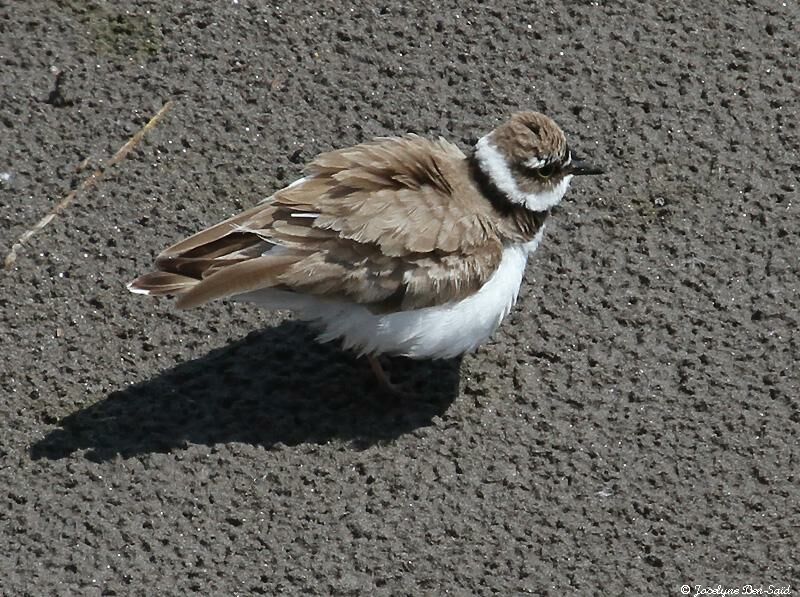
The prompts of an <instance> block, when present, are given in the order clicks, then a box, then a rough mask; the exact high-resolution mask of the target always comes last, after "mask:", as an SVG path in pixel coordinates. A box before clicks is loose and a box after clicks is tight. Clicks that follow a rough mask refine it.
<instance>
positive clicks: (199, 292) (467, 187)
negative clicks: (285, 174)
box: [132, 135, 503, 310]
mask: <svg viewBox="0 0 800 597" xmlns="http://www.w3.org/2000/svg"><path fill="white" fill-rule="evenodd" d="M467 172H468V170H467V165H466V160H465V156H464V154H463V153H462V152H461V151H460V150H459V149H458V148H457V147H455V146H454V145H452V144H450V143H448V142H447V141H445V140H443V139H439V140H438V141H429V140H426V139H423V138H421V137H418V136H416V135H406V136H404V137H397V138H387V139H380V140H376V141H374V142H370V143H364V144H361V145H357V146H355V147H351V148H348V149H344V150H338V151H332V152H328V153H323V154H321V155H320V156H318V157H317V158H316V159H315V160H314V161H313V162H312V163H311V164H310V165H309V166H308V168H307V173H308V176H307V177H306V178H305V179H303V180H302V181H300V182H299V183H296V184H293V185H290V186H289V187H287V188H285V189H282V190H281V191H278V192H277V193H275V195H273V196H272V197H271V198H270V199H269V200H267V201H265V202H263V203H261V204H259V205H257V206H255V207H253V208H251V209H249V210H246V211H244V212H242V213H241V214H238V215H236V216H234V217H232V218H229V219H228V220H225V221H224V222H221V223H220V224H217V225H215V226H212V227H210V228H208V229H206V230H204V231H202V232H199V233H198V234H195V235H193V236H191V237H189V238H187V239H185V240H183V241H181V242H179V243H177V244H175V245H173V246H171V247H169V248H168V249H166V250H165V251H164V252H163V253H161V255H159V256H158V258H157V260H156V267H157V268H158V270H159V271H158V272H154V273H152V274H146V275H145V276H143V277H141V278H139V279H137V280H136V281H135V282H133V283H132V289H133V290H135V291H140V292H150V293H151V294H168V293H174V294H177V295H179V299H178V306H180V307H187V308H188V307H193V306H195V305H199V304H202V303H204V302H206V301H208V300H212V299H215V298H219V297H223V296H232V295H237V294H243V293H249V292H252V291H254V290H258V289H261V288H270V287H278V288H280V289H281V290H289V291H293V292H299V293H307V294H312V295H318V296H325V297H332V298H340V299H343V300H349V301H353V302H356V303H361V304H364V305H367V306H369V307H370V308H372V309H375V310H387V309H417V308H421V307H426V306H432V305H437V304H443V303H446V302H449V301H453V300H459V299H461V298H465V297H466V296H468V295H469V294H471V293H473V292H475V291H476V290H477V289H478V288H480V286H482V285H483V284H484V283H485V282H486V281H487V280H488V278H489V277H490V276H491V274H492V273H493V272H494V270H495V269H496V268H497V266H498V264H499V263H500V259H501V258H502V248H503V245H502V242H501V240H500V238H499V237H498V235H497V233H496V231H495V229H494V228H493V226H492V224H491V217H490V214H489V210H490V207H489V204H488V202H487V201H485V200H484V199H483V198H482V197H480V195H479V193H478V191H477V190H476V188H475V187H474V185H472V183H471V182H470V178H469V176H468V175H467ZM276 249H278V250H276Z"/></svg>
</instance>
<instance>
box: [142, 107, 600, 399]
mask: <svg viewBox="0 0 800 597" xmlns="http://www.w3.org/2000/svg"><path fill="white" fill-rule="evenodd" d="M602 173H603V170H602V169H601V168H598V167H595V166H593V165H591V164H590V163H589V162H588V161H587V160H585V159H581V158H579V157H578V156H576V155H574V154H573V153H572V150H571V148H570V147H569V145H568V143H567V140H566V137H565V134H564V132H563V131H562V129H561V128H560V127H559V126H558V124H556V122H555V121H553V120H552V119H551V118H549V117H548V116H546V115H544V114H541V113H539V112H534V111H521V112H516V113H514V114H512V115H511V116H510V117H509V118H508V119H507V120H506V121H504V122H503V123H501V124H500V125H499V126H497V127H496V128H494V129H493V130H492V131H490V132H489V133H488V134H486V135H485V136H483V137H481V138H480V139H479V140H478V141H477V143H475V145H474V146H473V147H472V148H471V149H469V150H468V151H466V152H464V151H462V150H461V149H459V147H458V146H456V145H455V144H453V143H451V142H449V141H447V140H446V139H444V138H443V137H439V138H437V139H429V138H426V137H422V136H419V135H417V134H413V133H407V134H404V135H401V136H394V137H380V138H377V139H374V140H372V141H367V142H364V143H360V144H357V145H354V146H351V147H347V148H344V149H336V150H333V151H328V152H325V153H321V154H319V155H318V156H317V157H316V158H314V159H313V160H312V161H311V162H310V163H309V164H308V165H307V166H306V167H305V172H304V174H305V175H304V176H303V177H302V178H300V179H299V180H296V181H295V182H293V183H292V184H290V185H288V186H286V187H285V188H282V189H281V190H278V191H277V192H275V193H274V194H273V195H271V196H269V197H268V198H266V199H264V200H263V201H261V202H259V203H257V204H256V205H255V206H253V207H251V208H249V209H246V210H245V211H242V212H241V213H238V214H237V215H234V216H233V217H231V218H229V219H227V220H225V221H223V222H220V223H218V224H216V225H214V226H211V227H210V228H207V229H205V230H202V231H201V232H198V233H197V234H194V235H193V236H190V237H188V238H186V239H185V240H181V241H180V242H177V243H176V244H173V245H172V246H170V247H169V248H167V249H166V250H164V251H163V252H162V253H161V254H160V255H158V257H157V258H156V260H155V267H154V271H151V272H149V273H145V274H144V275H142V276H140V277H138V278H136V279H135V280H133V281H132V282H131V283H130V284H128V289H129V290H130V291H132V292H134V293H140V294H145V295H150V296H164V295H172V296H174V297H175V298H176V306H177V307H178V308H184V309H186V308H192V307H197V306H199V305H202V304H204V303H207V302H208V301H211V300H214V299H221V298H232V299H234V300H236V301H244V302H248V303H254V304H256V305H259V306H261V307H264V308H267V309H275V310H289V311H293V312H294V313H295V314H296V315H297V316H298V317H299V318H300V319H302V320H305V321H308V322H310V323H311V324H312V325H314V326H316V328H317V329H318V330H319V336H318V337H317V339H318V340H319V341H320V342H328V341H332V340H340V341H341V343H342V346H343V348H344V349H349V350H353V351H355V352H356V353H358V354H359V355H361V356H366V357H367V358H368V360H369V363H370V366H371V367H372V370H373V371H374V373H375V375H376V377H377V378H378V380H379V382H380V383H381V384H382V385H383V386H384V387H385V388H387V389H389V390H392V391H395V390H396V389H397V388H396V386H394V385H393V384H392V382H391V381H390V380H389V378H388V376H387V375H386V373H385V371H384V369H383V367H382V366H381V364H380V361H379V360H378V357H379V356H380V355H383V354H386V355H397V356H405V357H410V358H414V359H448V358H453V357H457V356H459V355H462V354H464V353H468V352H471V351H474V350H475V349H477V348H478V347H479V346H480V345H481V344H483V343H484V342H486V341H487V340H488V339H489V338H490V337H491V336H492V335H493V333H494V332H495V330H496V329H497V328H498V326H499V325H500V323H501V322H502V321H503V319H504V318H505V317H506V316H507V315H508V313H509V312H510V311H511V309H512V307H513V305H514V304H515V303H516V300H517V297H518V294H519V289H520V286H521V284H522V279H523V274H524V271H525V268H526V263H527V260H528V256H529V255H530V254H531V253H533V252H534V251H535V250H536V248H537V247H538V246H539V243H540V241H541V240H542V234H543V232H544V229H545V224H546V221H547V219H548V217H549V215H550V212H551V210H552V208H553V207H555V206H556V205H557V204H558V203H559V202H560V201H561V199H562V198H563V197H564V194H565V193H566V191H567V187H568V186H569V184H570V181H571V179H572V178H573V177H574V176H580V175H596V174H602Z"/></svg>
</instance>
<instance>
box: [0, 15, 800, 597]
mask: <svg viewBox="0 0 800 597" xmlns="http://www.w3.org/2000/svg"><path fill="white" fill-rule="evenodd" d="M278 4H286V6H283V7H278V6H276V5H272V4H267V3H262V2H254V1H250V0H238V1H237V0H233V1H229V0H225V1H218V2H199V1H192V0H190V1H186V2H175V3H166V2H163V3H162V2H155V1H152V2H143V1H136V2H130V3H117V2H110V1H104V0H92V1H87V2H84V1H79V0H71V1H65V2H42V1H28V2H22V1H19V0H17V1H14V0H11V1H8V0H6V1H0V248H1V249H2V251H1V252H2V253H3V254H5V251H7V250H8V249H9V248H10V246H11V245H12V244H13V242H14V240H15V239H16V238H17V237H19V236H20V235H21V234H22V233H23V232H24V231H25V230H26V229H27V228H28V227H30V226H31V225H32V224H34V223H35V222H36V221H37V220H38V219H39V218H41V217H42V216H44V215H45V214H46V213H47V212H48V211H49V210H50V209H51V208H52V207H53V206H54V205H55V204H56V203H57V202H58V201H59V200H60V199H61V198H63V197H64V196H65V195H66V194H67V193H68V192H69V191H70V190H71V189H74V188H76V187H77V186H78V185H79V184H80V183H81V182H82V181H83V180H85V178H86V177H87V176H89V174H90V173H91V172H92V171H93V170H94V169H95V168H97V167H99V166H101V165H102V164H103V163H105V161H106V160H108V159H109V158H110V156H112V155H113V154H114V152H115V151H116V150H117V149H118V148H119V147H120V146H121V145H123V144H124V143H125V141H126V140H127V139H129V138H130V137H131V135H132V134H134V133H135V132H136V131H137V130H138V129H139V128H140V127H142V126H143V125H144V124H145V123H146V122H147V121H148V120H149V119H150V117H151V116H152V115H153V114H155V113H156V112H157V111H158V110H159V109H160V108H161V106H162V105H163V104H164V103H165V102H166V101H168V100H170V99H172V100H175V102H176V103H175V107H174V109H173V110H172V111H171V112H169V113H168V115H167V116H166V117H165V118H164V119H163V120H162V121H161V122H160V123H159V124H158V126H157V127H155V129H154V130H152V131H151V132H150V133H149V134H148V136H147V137H146V138H145V140H144V141H143V142H142V143H141V144H140V145H139V146H138V148H137V149H136V150H135V151H134V152H132V153H131V155H130V156H129V157H128V158H127V159H126V160H124V161H123V162H121V163H120V164H118V165H116V166H114V167H112V168H110V169H108V171H107V172H106V174H105V178H104V179H103V180H102V181H101V182H100V183H99V184H98V185H97V186H96V188H94V189H93V190H90V191H89V192H86V193H81V194H80V195H79V196H78V197H77V199H76V201H75V202H74V203H73V204H72V205H71V206H70V207H69V208H68V209H66V210H65V211H64V212H63V213H62V214H61V215H59V216H58V217H56V218H55V219H54V220H53V221H52V222H51V223H50V224H49V226H47V227H46V228H45V229H44V230H43V231H42V232H40V233H39V234H38V235H36V236H35V237H33V238H32V239H31V240H30V241H29V243H28V244H27V245H26V246H24V247H23V249H22V250H21V252H20V255H19V257H18V259H17V262H16V265H15V267H14V268H13V269H12V270H11V271H9V272H0V339H2V358H0V422H1V424H2V431H0V544H1V545H2V546H3V549H2V550H0V593H2V594H4V595H14V596H16V595H36V596H38V595H148V596H150V595H170V594H174V595H185V594H202V595H258V594H265V595H277V594H296V595H419V594H430V595H438V594H445V593H447V594H454V595H493V594H494V595H518V594H527V593H532V594H541V595H545V594H549V595H559V596H561V595H573V594H574V595H589V594H601V595H622V594H631V595H650V594H653V595H656V594H661V595H679V594H682V593H681V590H680V588H681V586H682V585H684V584H686V585H690V590H691V593H692V594H695V592H696V591H697V589H698V588H699V589H700V590H701V591H702V590H706V589H708V590H711V589H713V588H714V587H717V586H718V585H719V586H720V587H722V588H725V589H731V588H736V587H741V586H742V585H745V584H751V585H753V587H755V588H757V587H759V586H762V587H763V589H764V590H765V591H766V590H767V587H768V586H769V585H772V586H773V587H774V588H783V587H790V591H792V593H790V594H794V593H796V592H797V591H798V583H800V573H799V572H798V571H799V570H800V564H798V551H799V550H798V536H800V490H799V489H798V485H799V484H798V473H797V471H798V466H800V447H798V446H799V445H800V437H798V436H800V432H799V430H800V412H799V410H800V408H799V407H798V396H800V389H799V388H798V385H799V384H798V377H799V375H798V371H797V368H798V365H797V361H798V356H800V347H799V346H798V332H797V328H798V325H800V324H799V323H798V319H800V316H799V315H798V291H799V290H800V283H799V281H798V279H799V278H800V273H799V271H800V268H799V267H798V241H800V218H798V197H797V187H798V179H799V178H800V168H798V165H797V164H798V153H799V152H800V140H799V138H800V135H798V97H800V81H799V80H798V77H799V75H798V68H797V64H798V62H799V61H800V42H798V39H800V31H799V30H798V23H800V8H798V4H797V2H796V1H794V0H793V1H790V2H784V3H781V2H766V1H759V0H753V1H748V2H736V1H732V2H724V3H711V2H699V1H694V2H652V3H642V2H636V1H634V0H623V1H620V2H609V3H589V2H574V1H558V0H556V1H555V2H541V1H538V0H536V1H533V2H524V3H519V4H518V5H513V4H510V3H505V2H499V3H484V2H475V1H472V0H465V1H462V2H458V3H452V4H447V3H437V2H419V1H416V2H397V3H392V2H387V3H384V4H376V5H373V7H371V8H365V7H364V6H363V5H360V6H359V7H357V8H355V7H354V8H350V7H349V6H348V5H346V4H344V3H336V2H292V3H278ZM58 72H61V73H63V74H62V75H58V74H57V73H58ZM518 109H536V110H540V111H543V112H546V113H547V114H549V115H551V116H552V117H553V118H555V119H556V121H557V122H559V123H560V124H561V125H562V127H563V128H564V129H565V130H566V131H567V134H568V137H569V139H570V143H571V145H572V146H574V147H575V148H577V149H579V150H581V151H582V152H583V153H585V154H588V155H590V156H591V157H593V158H594V160H595V161H597V162H601V163H602V164H603V165H605V167H606V168H607V174H606V175H605V176H601V177H592V178H590V179H589V178H587V179H581V180H576V181H574V184H573V188H572V189H571V191H570V192H569V193H568V196H567V199H566V200H565V201H564V203H563V204H562V205H561V206H560V207H559V208H558V209H557V210H556V212H555V213H554V215H553V217H552V219H551V220H550V224H549V227H548V232H547V234H546V236H545V241H544V243H543V244H542V247H541V248H540V250H539V251H538V252H537V253H536V255H535V257H534V258H533V259H532V260H531V262H530V264H529V268H528V273H527V277H526V282H525V284H524V286H523V290H522V294H521V297H520V300H519V302H518V304H517V306H516V308H515V309H514V311H513V312H512V314H511V316H510V317H509V318H508V319H507V320H506V322H505V323H504V324H503V325H502V327H501V328H500V330H499V331H498V333H497V334H496V335H495V337H494V339H493V341H492V342H490V343H489V344H488V345H486V346H484V347H483V348H481V349H480V350H479V351H478V352H477V353H475V354H471V355H467V356H465V357H464V358H463V360H461V361H460V362H435V363H426V362H413V361H406V360H403V359H394V360H392V362H391V363H390V368H391V371H392V375H393V377H394V378H395V379H398V380H401V383H402V384H403V386H404V387H405V388H407V389H408V390H410V391H411V393H413V394H414V397H413V398H411V399H409V400H407V401H405V402H401V403H391V402H387V401H385V400H383V399H382V398H381V396H380V395H379V394H378V392H377V391H376V389H375V385H374V383H373V381H372V378H371V373H370V370H369V367H368V366H367V364H366V363H365V362H364V361H363V360H359V359H356V358H355V357H354V356H352V355H349V354H346V353H343V352H341V351H340V350H339V349H338V347H337V346H335V345H325V346H320V345H317V344H316V343H315V342H314V340H313V337H314V336H313V332H312V331H310V330H309V329H307V328H306V327H305V326H303V325H301V324H299V323H297V322H295V321H292V320H291V319H290V318H287V317H286V316H285V315H284V314H279V313H265V312H260V311H258V310H256V309H255V308H252V307H248V306H243V305H237V304H233V303H226V302H219V303H215V304H213V305H209V306H207V307H205V308H202V309H198V310H193V311H189V312H179V311H176V310H175V309H174V308H173V306H172V305H171V304H170V302H169V301H153V300H150V299H146V298H144V297H140V296H134V295H131V294H129V293H128V292H127V291H126V290H125V286H124V285H125V283H126V282H128V281H129V280H130V279H132V278H133V277H135V276H136V275H137V274H139V273H141V272H143V271H146V270H147V269H148V268H149V267H150V265H151V263H152V259H153V257H154V255H155V254H156V253H158V252H159V251H160V250H161V249H162V248H163V247H165V246H166V245H168V244H170V243H171V242H173V241H175V240H176V239H178V238H180V237H182V236H184V235H186V234H189V233H191V232H193V231H196V230H198V229H200V228H201V227H204V226H207V225H209V224H212V223H215V222H216V221H218V220H220V219H222V218H224V217H226V216H228V215H230V214H232V213H234V212H235V211H236V210H239V209H242V208H244V207H247V206H250V205H252V204H254V203H255V202H257V201H258V200H260V199H261V198H263V197H265V196H268V195H269V194H271V193H272V192H273V191H274V190H276V189H278V188H280V187H281V186H283V185H285V184H287V183H289V182H291V181H292V180H294V179H295V178H296V177H297V176H298V175H299V173H300V171H301V168H302V164H303V163H304V162H306V161H308V160H309V159H311V158H312V157H313V156H314V155H315V154H317V153H318V152H320V151H323V150H327V149H331V148H336V147H342V146H345V145H349V144H353V143H357V142H360V141H362V140H367V139H370V138H372V137H374V136H380V135H390V134H398V133H403V132H406V131H414V132H417V133H420V134H424V135H430V136H438V135H443V136H445V137H447V138H448V139H451V140H452V141H454V142H456V143H458V144H459V145H461V146H462V147H465V148H466V147H468V146H469V145H470V144H471V143H474V141H475V140H476V139H477V138H478V137H479V136H481V135H482V134H484V133H485V132H487V131H488V130H490V129H491V128H493V127H494V126H495V125H496V124H497V123H498V122H500V121H501V120H503V119H505V118H506V117H507V116H508V114H510V113H511V112H513V111H515V110H518ZM784 594H786V593H784Z"/></svg>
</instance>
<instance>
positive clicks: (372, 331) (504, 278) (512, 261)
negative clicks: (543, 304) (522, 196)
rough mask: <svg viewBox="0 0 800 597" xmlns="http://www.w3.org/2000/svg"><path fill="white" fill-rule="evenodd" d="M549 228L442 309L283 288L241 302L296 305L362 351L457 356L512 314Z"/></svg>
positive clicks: (509, 250)
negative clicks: (386, 307) (377, 307)
mask: <svg viewBox="0 0 800 597" xmlns="http://www.w3.org/2000/svg"><path fill="white" fill-rule="evenodd" d="M542 233H543V230H540V231H539V233H538V234H537V235H536V237H535V238H534V239H533V240H532V241H530V242H528V243H526V244H521V245H510V246H508V247H506V248H505V250H504V251H503V257H502V259H501V261H500V266H499V267H498V268H497V270H496V271H495V273H494V274H493V275H492V277H491V278H489V281H488V282H486V284H484V285H483V287H481V289H480V290H479V291H478V292H477V293H475V294H473V295H472V296H470V297H467V298H465V299H463V300H460V301H455V302H452V303H447V304H444V305H440V306H437V307H427V308H424V309H415V310H413V311H400V312H397V313H388V314H384V315H376V314H374V313H371V312H370V311H369V310H368V309H366V308H365V307H363V306H362V305H356V304H353V303H344V302H338V301H328V300H324V299H320V298H317V297H312V296H308V295H298V294H294V293H291V292H284V291H280V290H270V289H267V290H261V291H257V292H253V293H249V294H247V295H241V296H239V297H238V298H239V299H240V300H246V301H249V302H254V303H257V304H259V305H261V306H264V307H267V308H271V309H290V310H292V311H295V312H296V313H297V314H298V316H299V317H300V318H301V319H305V320H309V321H314V322H316V323H318V324H319V325H320V326H321V327H322V330H323V331H322V333H321V334H320V336H319V339H320V341H322V342H327V341H330V340H335V339H337V338H340V339H341V340H342V343H343V345H344V347H345V348H350V349H353V350H356V351H357V352H359V353H360V354H382V353H387V354H395V355H402V356H407V357H412V358H418V359H424V358H428V359H441V358H451V357H455V356H457V355H460V354H463V353H465V352H470V351H472V350H475V349H476V348H477V347H478V346H480V345H481V344H482V343H483V342H485V341H486V340H488V339H489V337H490V336H491V335H492V333H494V331H495V330H496V329H497V326H499V325H500V322H501V321H503V318H504V317H505V316H506V315H508V313H509V311H510V310H511V307H512V306H513V305H514V303H515V302H516V300H517V295H518V293H519V287H520V285H521V284H522V275H523V273H524V272H525V264H526V262H527V260H528V254H529V253H531V252H533V251H534V250H536V247H537V246H538V244H539V241H540V240H541V238H542Z"/></svg>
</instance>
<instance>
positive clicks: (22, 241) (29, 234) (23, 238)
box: [5, 100, 175, 270]
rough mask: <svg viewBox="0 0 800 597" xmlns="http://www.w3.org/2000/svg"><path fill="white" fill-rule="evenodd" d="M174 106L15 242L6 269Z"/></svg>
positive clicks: (165, 109)
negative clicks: (46, 227)
mask: <svg viewBox="0 0 800 597" xmlns="http://www.w3.org/2000/svg"><path fill="white" fill-rule="evenodd" d="M174 104H175V102H174V101H172V100H170V101H168V102H167V103H166V104H164V105H163V106H162V107H161V109H160V110H159V111H158V113H157V114H156V115H155V116H153V117H152V118H151V119H150V120H149V122H148V123H147V124H145V125H144V126H143V127H142V128H140V129H139V130H138V131H137V132H136V134H135V135H133V137H131V138H130V139H128V142H127V143H125V145H123V146H122V147H120V148H119V150H118V151H117V153H115V154H114V155H113V157H112V158H111V159H110V160H108V162H107V163H106V164H105V165H104V166H101V167H100V168H98V169H97V170H95V171H94V172H92V173H91V174H90V175H89V176H88V177H87V178H86V179H85V180H84V181H83V182H82V183H81V184H80V185H78V187H77V188H75V189H73V190H72V191H70V192H69V193H68V194H67V195H66V197H64V198H63V199H62V200H61V201H59V203H58V204H57V205H56V206H55V207H54V208H53V209H52V210H50V213H48V214H47V215H46V216H45V217H43V218H42V219H41V220H39V221H38V222H36V224H34V225H33V226H32V227H31V228H29V229H28V230H26V231H25V232H24V233H23V234H22V236H20V237H19V238H18V239H17V242H15V243H14V244H13V245H12V247H11V251H9V253H8V255H6V259H5V269H6V270H10V269H11V268H12V267H14V264H15V263H16V261H17V252H18V251H19V250H20V249H21V248H22V245H24V244H25V243H26V242H28V240H29V239H30V238H31V237H32V236H33V235H34V234H36V233H37V232H39V231H40V230H41V229H42V228H44V227H45V226H47V225H48V224H49V223H50V222H52V221H53V220H54V219H55V217H56V216H57V215H58V214H60V213H61V212H62V211H64V210H65V209H67V208H68V207H69V206H70V205H71V204H72V202H73V201H75V198H76V197H77V196H78V195H79V194H80V193H83V192H84V191H88V190H89V189H91V188H92V187H93V186H95V185H96V184H97V183H98V182H100V180H101V179H102V178H103V175H104V174H105V171H106V170H108V168H110V167H111V166H114V165H115V164H118V163H119V162H121V161H122V160H124V159H125V156H127V155H128V154H129V153H130V152H131V151H132V150H133V149H134V148H135V147H136V146H137V145H139V143H141V141H142V139H143V138H144V136H145V135H146V134H147V132H148V131H149V130H150V129H152V128H153V127H154V126H156V125H157V124H158V123H159V121H160V120H161V119H162V118H163V117H164V115H165V114H166V113H167V112H169V111H170V110H171V109H172V106H173V105H174Z"/></svg>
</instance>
